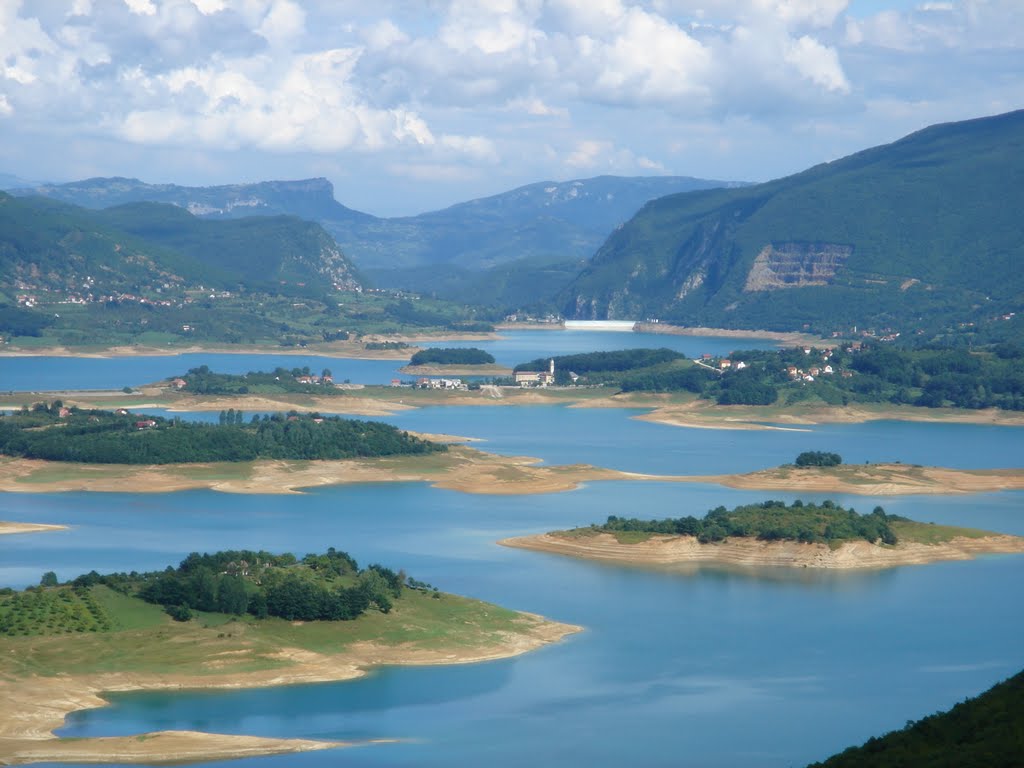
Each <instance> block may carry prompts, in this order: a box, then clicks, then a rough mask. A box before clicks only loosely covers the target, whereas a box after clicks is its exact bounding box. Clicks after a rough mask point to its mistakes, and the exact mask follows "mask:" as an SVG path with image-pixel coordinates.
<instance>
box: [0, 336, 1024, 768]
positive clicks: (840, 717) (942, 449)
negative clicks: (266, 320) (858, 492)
mask: <svg viewBox="0 0 1024 768" xmlns="http://www.w3.org/2000/svg"><path fill="white" fill-rule="evenodd" d="M572 335H573V334H570V333H568V332H537V333H535V334H525V335H524V334H521V335H520V336H521V337H517V339H516V342H515V343H517V344H525V343H526V342H527V341H528V340H529V339H531V338H532V339H534V342H533V343H534V344H535V346H534V347H533V348H532V349H528V348H525V347H524V348H522V349H517V350H515V352H514V353H509V354H513V355H515V356H517V357H516V361H517V362H521V361H524V360H527V359H530V358H531V357H539V356H541V355H546V354H562V353H564V349H566V348H571V345H573V344H578V343H579V342H578V341H574V340H573V339H572V338H567V337H571V336H572ZM540 337H543V338H540ZM601 337H604V338H601ZM656 338H657V339H658V340H659V341H669V340H682V341H685V342H688V343H692V344H694V347H693V348H692V349H695V350H697V351H696V352H694V354H699V352H700V350H701V349H702V347H704V346H706V345H710V343H711V342H706V343H705V342H703V341H702V340H700V339H692V338H686V337H661V336H659V337H656ZM631 341H632V338H630V337H628V336H626V335H624V334H595V335H594V338H592V339H591V340H590V341H588V342H587V344H588V345H590V346H591V347H592V348H593V349H601V348H604V349H613V348H621V347H622V346H624V345H627V344H628V343H629V342H631ZM499 343H500V342H499ZM730 343H731V344H735V342H733V341H732V340H730ZM594 344H599V345H604V344H607V345H612V344H615V345H617V346H593V345H594ZM562 345H569V346H568V347H566V346H562ZM644 346H646V344H644ZM730 348H731V347H730ZM542 349H545V350H546V349H552V351H551V352H547V351H541V350H542ZM495 354H496V357H497V356H498V355H497V353H495ZM215 357H217V356H210V358H209V359H207V358H203V357H202V356H198V357H197V359H196V360H195V362H189V363H188V367H191V366H192V365H199V364H202V363H204V362H205V363H206V364H208V365H210V366H211V367H212V368H214V369H216V370H220V369H221V368H220V367H219V366H218V365H217V364H215V363H214V362H211V361H210V360H212V359H213V358H215ZM247 357H248V360H249V362H246V363H245V364H244V365H243V366H242V368H240V369H236V370H249V369H253V368H266V367H267V366H268V365H270V364H277V363H270V362H268V361H271V360H273V359H275V358H271V357H260V356H247ZM287 360H288V361H289V362H288V363H286V364H287V365H289V367H291V366H294V365H296V364H298V363H296V362H294V361H295V358H287ZM36 362H37V363H40V362H43V361H36ZM74 362H75V365H76V366H80V368H76V371H78V372H80V374H81V376H82V378H81V379H78V378H71V379H65V380H64V381H62V382H61V383H60V384H59V386H61V387H67V388H74V385H76V384H78V385H80V386H83V387H84V386H99V385H97V384H92V383H90V384H88V385H85V384H81V383H80V382H83V381H92V380H93V379H90V378H89V377H95V380H100V379H102V377H103V376H104V375H109V373H104V371H103V370H102V369H104V368H105V367H106V366H107V365H109V364H111V363H112V362H113V363H116V362H120V360H114V361H107V360H85V361H83V360H77V361H74ZM181 362H182V361H181V360H179V359H178V358H174V359H172V360H171V363H172V365H178V367H170V368H168V367H167V366H168V359H167V358H151V359H148V360H147V359H133V360H131V363H132V365H136V366H138V368H137V369H135V370H136V372H137V374H138V376H139V378H138V379H135V380H133V382H141V381H145V380H150V381H151V380H154V379H157V378H160V377H162V376H167V375H171V374H173V373H176V372H180V370H181V366H180V363H181ZM7 363H8V361H7V360H4V361H2V362H0V371H2V374H0V376H2V377H3V378H0V380H2V381H13V380H14V379H13V377H12V378H6V377H7V376H8V370H7ZM19 363H20V361H19ZM302 364H306V363H302ZM90 365H92V366H95V370H93V369H91V368H90ZM147 365H148V366H149V367H148V368H147V367H146V366H147ZM316 365H320V363H317V364H316ZM337 365H338V363H335V362H332V363H330V364H329V367H332V369H335V370H336V369H337ZM389 365H394V364H393V363H389ZM109 370H110V371H113V372H114V373H115V374H118V375H120V374H119V373H118V372H117V371H115V370H114V369H109ZM18 375H19V376H20V375H22V374H21V373H19V374H18ZM118 385H120V382H119V383H118ZM53 386H57V385H53ZM0 388H8V389H9V388H12V386H11V385H10V384H9V383H0ZM13 388H17V387H13ZM33 388H34V387H33ZM635 413H636V411H623V410H602V409H581V408H566V407H561V406H531V407H522V408H520V407H494V408H483V407H477V408H466V407H451V408H447V407H432V408H424V409H420V410H416V411H407V412H402V413H400V414H396V415H394V416H393V417H390V418H389V419H388V421H391V422H392V423H395V424H396V425H398V426H401V427H403V428H406V429H416V430H423V431H432V432H447V433H452V434H462V435H469V436H474V437H480V438H483V439H484V440H485V441H486V442H484V443H482V444H481V445H480V447H482V448H484V449H485V450H491V451H496V452H500V453H508V454H516V455H528V456H535V457H538V458H540V459H542V460H544V461H546V462H550V463H565V462H577V461H585V462H591V463H594V464H598V465H601V466H609V467H615V468H618V469H625V470H630V471H646V472H654V473H668V472H672V473H686V474H702V473H716V472H732V471H747V470H750V469H758V468H762V467H765V466H773V465H777V464H779V463H781V462H784V461H791V460H792V458H793V457H794V456H795V455H796V454H797V453H799V452H800V451H801V450H833V451H837V452H839V453H840V454H842V455H843V457H844V458H845V459H846V460H847V461H856V462H860V461H865V460H870V461H883V460H901V461H905V462H916V463H925V464H938V465H944V466H956V467H965V468H978V467H1002V466H1014V465H1020V457H1021V456H1022V452H1021V447H1022V445H1024V441H1022V438H1024V431H1022V430H1021V429H1019V428H1009V427H981V426H972V425H951V424H924V423H918V424H914V423H903V422H874V423H870V424H845V425H824V426H820V427H811V428H808V430H807V431H799V432H788V431H787V432H783V431H718V430H697V429H682V428H678V427H668V426H665V425H659V424H652V423H648V422H642V421H637V420H635V419H632V418H630V417H631V416H632V415H635ZM771 496H772V497H773V498H783V499H785V500H787V501H789V500H792V499H794V498H797V495H796V494H792V493H780V492H778V491H774V492H772V493H771ZM799 497H800V498H804V499H808V500H811V499H814V500H821V499H824V498H826V496H824V495H821V494H799ZM827 497H828V498H833V499H834V500H836V501H837V502H839V503H842V504H843V505H844V506H851V505H852V506H855V507H856V508H857V509H859V510H861V511H867V510H870V509H871V508H872V507H874V506H875V505H876V504H881V505H882V506H884V507H885V509H886V510H887V511H889V512H896V513H898V514H903V515H907V516H910V517H914V518H916V519H920V520H933V521H935V522H938V523H949V524H958V525H969V526H977V527H982V528H989V529H992V530H998V531H1001V532H1006V533H1016V534H1022V535H1024V493H1022V492H1008V493H999V494H981V495H973V496H907V497H895V498H894V497H886V498H871V497H859V496H843V495H835V494H833V495H830V496H827ZM763 498H765V494H764V493H762V492H751V491H738V490H731V489H725V488H720V487H717V486H713V485H704V484H694V485H679V484H671V483H656V482H655V483H640V482H634V481H624V482H601V483H592V484H589V485H587V486H585V487H583V488H581V489H579V490H577V491H574V492H570V493H562V494H546V495H534V496H520V497H506V496H496V497H488V496H472V495H467V494H461V493H457V492H454V491H445V490H439V489H433V488H430V487H428V486H427V485H425V484H421V483H406V484H366V485H358V486H349V487H339V488H320V489H316V490H314V491H312V492H310V493H307V494H304V495H302V496H240V495H229V494H219V493H215V492H211V491H191V492H185V493H177V494H167V495H144V494H86V493H71V494H43V495H31V496H29V495H19V494H6V495H4V496H3V497H2V498H0V504H2V505H3V508H2V514H0V518H2V519H10V520H19V521H28V522H46V523H65V524H68V525H70V526H72V527H71V529H70V530H68V531H62V532H57V533H48V534H38V535H26V536H6V537H2V538H0V584H2V585H10V586H25V585H27V584H31V583H36V582H37V581H38V579H39V576H40V575H41V574H42V573H43V572H44V571H47V570H54V571H56V572H57V574H58V575H59V576H60V577H61V578H62V579H64V578H71V577H74V576H76V575H78V574H79V573H82V572H84V571H88V570H91V569H93V568H96V569H97V570H99V571H101V572H103V571H112V570H133V569H135V570H148V569H155V568H162V567H164V566H165V565H167V564H169V563H176V562H177V561H179V560H180V559H182V558H183V557H184V556H185V555H186V554H187V553H188V552H191V551H193V550H206V551H214V550H216V549H222V548H253V549H260V548H272V549H274V550H285V551H294V552H296V553H298V554H303V553H305V552H311V551H322V550H323V549H324V548H325V547H327V546H331V545H333V546H335V547H337V548H339V549H343V550H346V551H348V552H350V553H351V554H352V555H353V556H355V557H356V558H357V559H358V560H359V562H360V563H369V562H382V563H384V564H386V565H391V566H393V567H396V568H397V567H402V568H405V569H406V570H407V571H408V572H409V573H410V574H412V575H414V576H416V577H417V578H420V579H423V580H425V581H428V582H430V583H432V584H436V585H438V586H439V587H440V588H442V589H444V590H446V591H451V592H457V593H462V594H467V595H471V596H474V597H479V598H482V599H486V600H491V601H493V602H496V603H500V604H502V605H505V606H508V607H511V608H517V609H521V610H528V611H534V612H537V613H542V614H544V615H546V616H549V617H551V618H553V619H557V620H560V621H567V622H572V623H577V624H580V625H583V626H584V627H586V631H585V632H584V633H582V634H579V635H576V636H574V637H572V638H570V639H568V640H567V641H565V642H563V643H560V644H557V645H553V646H550V647H547V648H545V649H542V650H540V651H537V652H534V653H531V654H527V655H525V656H522V657H519V658H516V659H510V660H505V661H498V662H491V663H485V664H474V665H467V666H456V667H430V668H385V669H381V670H377V671H376V672H374V673H373V674H372V675H370V676H369V677H367V678H365V679H362V680H359V681H353V682H346V683H336V684H320V685H313V686H296V687H286V688H278V689H269V690H254V691H234V692H220V693H211V692H187V693H180V694H175V695H170V694H130V695H118V696H116V697H114V703H115V704H114V706H112V707H107V708H103V709H98V710H90V711H86V712H80V713H76V714H74V715H72V716H71V717H70V718H69V720H68V723H67V725H66V727H65V728H64V729H63V730H62V731H61V733H62V735H67V736H100V735H113V734H133V733H140V732H144V731H151V730H161V729H183V728H184V729H201V730H210V731H218V732H229V733H245V734H257V735H266V736H295V737H306V738H324V739H347V740H366V739H376V738H397V739H401V740H402V741H401V742H400V743H396V744H386V745H376V746H369V747H365V748H360V749H354V750H346V751H341V752H337V751H328V752H313V753H306V754H300V755H285V756H280V757H266V758H260V759H259V761H258V763H252V764H253V765H260V766H273V767H274V768H277V766H292V765H298V766H311V767H312V766H318V767H319V766H334V765H338V764H342V765H351V766H392V765H407V764H412V763H415V764H416V765H423V766H442V765H443V766H451V765H479V764H483V763H486V764H488V765H492V766H495V767H502V766H520V765H523V764H524V763H531V764H534V765H538V766H548V765H552V766H553V765H565V764H573V765H593V766H621V765H627V764H628V765H637V766H722V767H723V768H724V767H727V766H728V767H730V768H731V767H732V766H738V765H757V766H768V767H772V766H778V767H779V768H782V767H783V766H800V765H804V764H806V763H807V762H810V761H812V760H816V759H821V758H824V757H825V756H827V755H828V754H830V753H832V752H834V751H837V750H839V749H842V748H843V747H845V746H848V745H850V744H853V743H859V742H861V741H863V740H864V739H866V738H867V737H868V736H871V735H877V734H880V733H882V732H884V731H886V730H890V729H892V728H898V727H902V725H903V724H904V723H905V722H906V720H908V719H916V718H919V717H921V716H923V715H925V714H929V713H931V712H934V711H936V710H937V709H945V708H948V707H949V706H951V705H952V704H954V703H956V702H957V701H959V700H962V699H963V698H964V697H966V696H969V695H975V694H977V693H979V692H981V691H982V690H984V689H985V688H987V687H989V686H990V685H992V684H993V683H995V682H996V681H998V680H1000V679H1003V678H1005V677H1007V676H1009V675H1011V674H1013V673H1014V672H1016V671H1018V670H1019V669H1020V668H1021V667H1022V666H1024V643H1022V642H1021V641H1022V639H1024V611H1022V610H1021V609H1022V608H1024V599H1022V598H1021V596H1020V590H1019V585H1020V584H1022V583H1024V557H1021V556H993V557H986V558H981V559H979V560H975V561H970V562H958V563H939V564H933V565H928V566H915V567H907V568H899V569H891V570H887V571H883V572H872V573H852V574H850V573H835V572H829V573H818V572H808V571H806V570H799V571H794V570H787V569H773V570H772V569H770V570H762V571H759V572H757V573H755V574H751V573H747V572H737V571H729V570H721V569H701V570H696V571H693V572H689V573H682V572H671V571H666V570H657V569H640V568H629V567H620V566H611V565H602V564H594V563H588V562H584V561H577V560H572V559H568V558H562V557H558V556H554V555H548V554H543V553H534V552H528V551H523V550H510V549H505V548H502V547H498V546H496V545H495V544H494V542H495V541H496V540H497V539H499V538H503V537H506V536H512V535H519V534H525V533H535V532H540V531H545V530H549V529H552V528H565V527H571V526H574V525H585V524H587V523H590V522H594V521H601V520H603V519H604V518H605V517H607V516H608V515H610V514H616V515H623V514H626V515H630V516H633V515H636V516H645V517H646V516H649V517H664V516H679V515H682V514H701V513H703V512H705V511H706V510H708V509H709V508H712V507H715V506H718V505H719V504H724V505H726V506H730V507H731V506H734V505H736V504H740V503H745V502H750V501H757V500H762V499H763ZM244 762H245V761H235V763H234V765H236V766H237V768H242V765H243V763H244Z"/></svg>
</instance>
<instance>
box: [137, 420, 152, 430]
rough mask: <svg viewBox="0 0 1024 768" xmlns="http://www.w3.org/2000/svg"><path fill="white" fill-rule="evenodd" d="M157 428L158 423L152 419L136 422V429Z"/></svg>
mask: <svg viewBox="0 0 1024 768" xmlns="http://www.w3.org/2000/svg"><path fill="white" fill-rule="evenodd" d="M155 426H156V422H155V421H153V420H152V419H144V420H143V421H136V422H135V428H136V429H152V428H153V427H155Z"/></svg>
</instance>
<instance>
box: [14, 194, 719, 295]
mask: <svg viewBox="0 0 1024 768" xmlns="http://www.w3.org/2000/svg"><path fill="white" fill-rule="evenodd" d="M730 185H731V186H735V183H733V182H722V181H710V180H704V179H694V178H690V177H685V176H652V177H635V178H627V177H617V176H600V177H597V178H592V179H577V180H574V181H566V182H548V181H546V182H538V183H536V184H530V185H527V186H524V187H519V188H517V189H513V190H510V191H508V192H504V193H501V194H497V195H492V196H490V197H485V198H480V199H476V200H470V201H468V202H464V203H459V204H456V205H453V206H451V207H449V208H445V209H443V210H438V211H431V212H427V213H423V214H419V215H417V216H405V217H394V218H378V217H376V216H371V215H369V214H365V213H360V212H358V211H354V210H352V209H350V208H347V207H345V206H344V205H342V204H341V203H338V202H337V201H336V200H335V199H334V188H333V186H332V185H331V183H330V182H329V181H327V179H322V178H319V179H305V180H301V181H268V182H261V183H258V184H236V185H229V186H217V187H182V186H177V185H174V184H147V183H144V182H141V181H139V180H137V179H124V178H94V179H85V180H83V181H76V182H71V183H68V184H48V185H42V186H38V187H33V188H28V189H21V190H18V191H17V194H24V195H42V196H45V197H50V198H54V199H58V200H62V201H65V202H70V203H74V204H76V205H81V206H85V207H89V208H105V207H108V206H114V205H123V204H126V203H131V202H143V201H148V202H164V203H172V204H174V205H177V206H179V207H181V208H185V209H187V210H188V211H189V212H191V213H193V214H195V215H196V216H200V217H203V218H235V217H240V216H253V215H274V214H291V215H295V216H299V217H301V218H305V219H309V220H312V221H316V222H318V223H319V224H321V225H322V226H323V227H324V228H325V229H326V230H327V231H328V232H330V234H331V235H332V236H333V237H334V238H335V240H337V242H338V244H339V245H340V247H341V249H342V250H343V251H344V252H345V254H346V255H347V256H349V257H350V258H351V259H352V260H353V261H354V262H355V263H356V265H358V267H359V268H360V270H361V271H362V272H363V273H364V274H366V275H367V276H368V277H369V278H371V279H372V280H373V282H374V283H376V284H377V285H380V286H383V287H391V288H405V289H410V290H416V291H420V292H424V293H436V294H437V295H439V296H443V297H449V298H455V299H460V300H466V297H470V299H471V300H474V301H475V302H476V303H482V304H492V303H493V304H503V303H504V304H509V305H516V304H519V303H521V302H523V301H526V302H529V301H537V300H538V299H548V298H550V297H551V296H552V295H553V294H554V293H555V292H556V291H557V290H558V289H559V288H560V287H561V286H562V285H565V284H567V283H568V281H569V280H571V279H572V278H573V277H574V276H575V274H576V273H577V272H578V271H579V270H580V269H581V268H582V267H583V265H584V262H585V260H586V259H588V258H589V257H590V256H591V255H592V254H593V253H594V251H595V250H596V249H597V247H598V246H599V245H600V244H601V243H602V242H603V241H604V239H605V238H606V237H607V236H608V234H609V233H610V232H611V231H612V229H613V228H614V227H615V226H617V225H619V224H622V223H623V222H625V221H627V220H628V219H629V218H630V217H631V216H632V215H633V214H634V213H636V211H637V210H639V209H640V207H641V206H642V205H643V204H644V203H646V202H647V201H649V200H653V199H655V198H658V197H662V196H664V195H667V194H672V193H675V192H682V191H686V190H692V189H707V188H710V187H718V186H730ZM538 285H544V286H549V287H548V288H545V290H544V291H543V292H539V291H538ZM540 293H544V294H545V295H539V294H540Z"/></svg>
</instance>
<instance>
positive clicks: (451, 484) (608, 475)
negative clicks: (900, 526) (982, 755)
mask: <svg viewBox="0 0 1024 768" xmlns="http://www.w3.org/2000/svg"><path fill="white" fill-rule="evenodd" d="M420 437H424V438H426V439H432V440H435V441H439V442H446V443H449V444H450V445H449V450H448V451H447V452H446V453H435V454H427V455H420V456H394V457H381V458H367V459H345V460H340V461H289V460H261V461H252V462H234V463H232V462H213V463H209V462H208V463H195V464H164V465H160V464H145V465H134V464H133V465H129V464H76V463H71V462H53V461H44V460H41V459H11V458H8V459H2V458H0V492H2V491H6V492H12V493H53V492H66V491H97V492H118V493H123V492H128V493H170V492H174V491H185V490H196V489H209V490H214V491H221V492H225V493H258V494H287V493H301V492H302V491H303V489H307V488H316V487H323V486H330V485H346V484H353V483H405V482H426V483H430V484H431V485H432V486H433V487H435V488H443V489H447V490H452V491H460V492H462V493H472V494H483V495H499V496H500V495H530V494H539V493H559V492H563V491H572V490H575V489H577V488H579V487H580V486H581V485H583V484H585V483H588V482H592V481H605V480H633V481H651V482H674V483H714V484H717V485H723V486H727V487H730V488H742V489H748V490H765V491H772V490H780V491H788V492H791V493H799V492H800V491H810V492H821V493H851V494H859V495H865V496H895V495H903V494H952V493H991V492H996V491H1006V490H1024V469H1018V468H1012V469H949V468H943V467H922V466H917V465H910V464H864V465H860V464H855V465H841V466H839V467H805V468H796V467H793V466H783V467H775V468H771V469H764V470H758V471H755V472H748V473H745V474H723V475H656V474H647V473H640V472H625V471H622V470H617V469H607V468H603V467H597V466H594V465H592V464H584V463H580V464H566V465H551V464H544V463H542V462H541V460H540V459H536V458H533V457H529V456H503V455H500V454H493V453H488V452H486V451H481V450H479V449H476V448H471V447H469V446H468V445H456V444H455V443H460V442H462V443H465V442H473V441H472V439H471V438H464V437H459V436H454V435H439V434H437V435H425V434H424V435H420ZM26 525H32V524H26ZM27 530H28V529H26V532H27ZM31 530H51V528H48V527H45V526H41V527H39V526H37V527H34V528H32V529H31ZM3 532H4V531H3V530H2V528H0V533H3ZM9 532H11V533H15V532H19V531H15V530H11V531H9Z"/></svg>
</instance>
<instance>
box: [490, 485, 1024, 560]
mask: <svg viewBox="0 0 1024 768" xmlns="http://www.w3.org/2000/svg"><path fill="white" fill-rule="evenodd" d="M498 543H499V544H502V545H504V546H507V547H517V548H520V549H532V550H537V551H541V552H552V553H557V554H563V555H571V556H574V557H581V558H586V559H592V560H604V561H612V562H620V563H629V564H635V565H660V566H671V565H686V564H697V565H700V564H706V565H712V566H738V567H761V566H768V567H776V566H783V567H797V568H839V569H863V568H889V567H893V566H898V565H912V564H921V563H930V562H936V561H940V560H966V559H970V558H972V557H975V556H977V555H981V554H996V553H1024V537H1021V536H1009V535H1001V534H996V533H990V532H988V531H980V530H975V529H972V528H957V527H952V526H944V525H934V524H931V523H920V522H916V521H913V520H909V519H907V518H905V517H901V516H898V515H889V514H886V512H885V510H884V509H882V508H881V507H875V509H874V510H873V511H872V512H870V513H869V514H864V515H861V514H858V513H857V512H856V511H855V510H853V509H844V508H842V507H841V506H838V505H836V504H835V503H833V502H831V501H824V502H822V503H821V504H820V505H819V504H812V503H807V504H805V503H803V502H802V501H800V500H797V501H794V502H793V503H792V504H789V505H787V504H786V503H785V502H782V501H775V500H768V501H765V502H762V503H759V504H747V505H742V506H739V507H736V508H734V509H732V510H727V509H726V508H725V507H721V506H720V507H717V508H715V509H713V510H710V511H709V512H708V513H707V515H706V516H705V517H703V518H696V517H693V516H686V517H680V518H675V519H672V518H667V519H663V520H638V519H635V518H628V519H627V518H619V517H616V516H614V515H613V516H611V517H609V518H608V520H607V521H606V522H605V523H604V524H602V525H596V524H595V525H591V526H589V527H585V528H575V529H572V530H568V531H555V532H552V533H545V534H538V535H533V536H522V537H516V538H511V539H504V540H502V541H500V542H498Z"/></svg>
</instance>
